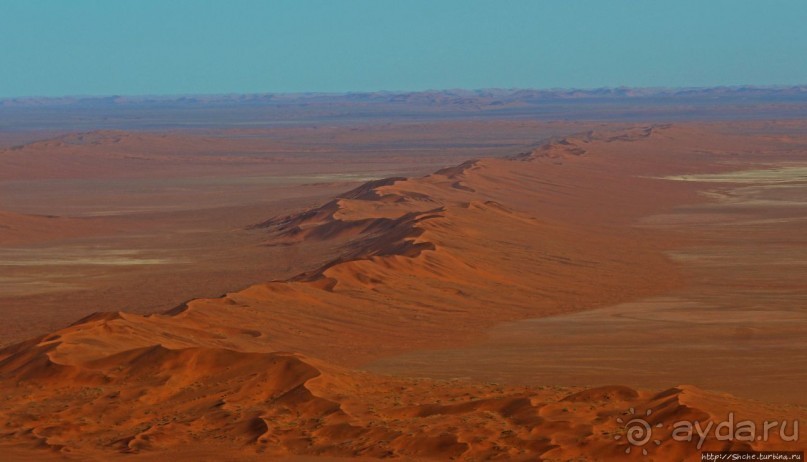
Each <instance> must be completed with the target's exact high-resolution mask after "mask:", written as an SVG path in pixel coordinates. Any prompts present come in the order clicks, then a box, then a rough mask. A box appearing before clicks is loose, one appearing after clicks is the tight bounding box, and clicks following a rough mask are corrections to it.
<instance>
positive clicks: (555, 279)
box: [0, 126, 803, 460]
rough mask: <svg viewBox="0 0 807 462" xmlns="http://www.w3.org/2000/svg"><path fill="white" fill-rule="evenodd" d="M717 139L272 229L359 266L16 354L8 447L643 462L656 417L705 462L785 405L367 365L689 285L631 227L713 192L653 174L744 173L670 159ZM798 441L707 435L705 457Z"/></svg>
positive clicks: (479, 172) (603, 153)
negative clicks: (694, 431) (730, 415)
mask: <svg viewBox="0 0 807 462" xmlns="http://www.w3.org/2000/svg"><path fill="white" fill-rule="evenodd" d="M716 136H717V135H714V134H710V135H707V134H705V133H701V132H698V131H693V130H691V129H682V128H677V127H667V126H661V127H649V128H644V127H643V128H638V129H635V130H628V131H626V132H620V133H597V132H590V133H587V134H584V135H581V136H576V137H567V138H564V139H559V140H555V141H552V142H550V143H548V144H545V145H543V146H541V147H539V148H537V149H535V150H534V151H532V152H529V153H525V154H522V155H517V156H514V157H512V158H509V159H482V160H478V161H470V162H466V163H464V164H462V165H460V166H458V167H455V168H449V169H444V170H440V171H438V172H436V173H434V174H432V175H428V176H426V177H423V178H417V179H402V178H398V179H390V180H383V181H377V182H371V183H368V184H366V185H364V186H362V187H359V188H357V189H354V190H353V191H350V192H348V193H345V194H343V195H341V196H340V197H338V198H336V199H334V200H333V201H331V202H328V203H326V204H325V205H323V206H321V207H318V208H314V209H311V210H308V211H304V212H302V213H300V214H295V215H290V216H286V217H277V218H273V219H270V220H268V221H266V222H264V223H261V224H260V225H257V226H259V227H262V228H265V229H266V230H267V233H268V234H267V242H266V243H267V245H283V246H289V245H295V244H296V243H298V242H301V241H308V240H331V239H337V240H343V241H344V246H343V251H342V253H341V256H340V257H339V258H337V259H336V260H334V261H332V262H330V263H328V264H326V265H324V266H322V267H320V268H317V269H314V270H312V271H309V272H306V273H303V274H300V275H298V276H296V277H294V278H291V279H289V280H286V281H275V282H269V283H266V284H260V285H255V286H252V287H249V288H247V289H244V290H241V291H238V292H233V293H229V294H227V295H225V296H223V297H221V298H215V299H198V300H193V301H190V302H188V303H187V304H185V305H183V306H180V307H177V308H176V309H174V310H172V311H170V312H167V313H165V314H159V315H146V316H141V315H133V314H127V313H122V312H117V313H114V312H113V313H99V314H96V315H93V316H90V317H88V318H85V319H83V320H80V321H78V322H76V323H75V324H73V325H71V326H69V327H67V328H64V329H62V330H59V331H57V332H54V333H51V334H48V335H45V336H42V337H39V338H36V339H33V340H30V341H28V342H24V343H20V344H17V345H13V346H11V347H8V348H5V349H3V350H0V389H2V393H3V395H4V396H6V399H5V401H4V402H3V406H2V408H0V416H2V418H3V420H4V421H5V422H7V424H6V425H5V427H3V428H2V430H0V449H2V448H9V451H12V450H13V451H14V452H13V453H12V452H9V453H10V454H15V457H16V454H20V456H19V457H20V458H24V457H26V456H27V457H30V458H31V459H36V458H37V457H40V456H41V457H46V455H47V454H54V453H57V454H60V455H63V456H67V457H70V456H73V457H76V458H77V459H79V460H88V459H92V458H97V459H99V460H108V459H110V458H113V456H116V455H124V454H126V455H127V456H128V455H129V454H133V453H135V454H138V457H139V458H143V459H149V458H153V459H154V460H160V459H161V458H164V457H167V455H169V454H170V457H172V458H177V459H182V458H183V455H184V457H185V458H187V459H189V460H205V457H207V460H219V459H218V457H221V456H223V455H226V456H227V457H234V458H241V457H243V458H244V459H247V458H248V457H253V456H254V457H259V456H267V457H269V456H272V457H280V456H290V455H301V456H339V457H341V456H344V457H369V458H380V457H400V458H403V459H404V460H411V459H414V460H417V459H422V458H437V459H441V460H445V459H450V458H459V459H462V460H488V459H491V458H497V457H498V458H507V459H513V460H536V459H537V458H544V459H547V460H576V459H580V458H582V459H585V460H598V459H603V460H609V459H620V460H621V459H623V458H631V459H636V460H640V459H642V457H643V456H642V454H641V452H640V451H639V450H636V451H633V452H632V453H630V454H626V453H625V450H626V449H627V448H628V447H629V446H627V444H626V443H624V438H623V439H622V441H621V442H620V441H619V440H618V439H616V438H615V437H616V436H620V434H619V432H620V426H619V424H618V423H617V421H616V419H617V418H618V417H620V416H622V415H623V414H624V413H625V412H626V410H627V409H629V408H634V409H638V410H639V411H640V412H644V411H645V410H647V409H652V410H653V412H652V415H651V416H650V417H648V419H649V421H650V423H652V424H656V423H660V424H661V425H662V428H660V429H659V431H658V434H657V435H656V436H658V438H659V440H660V442H661V443H660V445H659V446H658V447H655V445H654V447H652V448H650V449H651V450H652V451H653V452H654V457H655V459H654V460H681V459H688V460H690V459H691V460H699V457H698V449H697V448H696V447H695V443H692V444H683V443H680V442H675V441H672V440H670V438H669V435H670V431H671V427H670V426H671V424H672V423H673V422H674V421H677V420H681V419H698V420H704V419H709V418H712V419H719V418H721V416H722V415H724V413H725V412H726V410H727V409H738V408H740V409H743V410H744V411H746V414H745V415H748V416H751V418H762V417H763V416H764V415H765V413H766V412H767V411H768V410H769V409H768V408H766V407H765V406H763V405H761V404H754V403H749V402H742V401H739V400H736V399H734V398H732V397H730V396H727V395H718V394H714V393H709V392H705V391H701V390H698V389H696V388H694V387H688V386H679V387H675V388H670V389H669V390H666V391H662V392H658V393H654V392H647V391H636V390H633V389H630V388H627V387H608V388H604V389H593V390H591V389H590V390H578V389H557V388H552V389H544V388H542V387H540V384H535V386H534V387H528V388H513V387H504V386H498V385H495V384H487V385H483V384H473V383H468V382H464V381H433V380H426V379H403V378H390V377H384V376H376V375H371V374H368V373H364V372H360V371H356V370H354V369H351V368H354V367H357V366H361V365H362V364H365V363H367V362H368V361H371V360H373V359H377V358H379V357H383V356H386V355H392V354H396V353H400V352H404V351H411V350H413V349H419V348H433V347H440V346H451V345H458V344H461V343H463V342H469V341H471V340H473V339H475V338H478V337H479V336H480V335H481V334H482V333H483V332H484V329H486V328H488V327H490V326H492V325H494V324H496V323H499V322H502V321H506V320H515V319H524V318H534V317H539V316H548V315H553V314H558V313H565V312H572V311H579V310H584V309H590V308H593V307H597V306H604V305H610V304H614V303H619V302H622V301H627V300H631V299H635V298H637V297H642V296H647V295H652V294H657V293H662V292H664V291H666V290H669V289H670V288H672V287H675V286H676V285H678V284H680V283H681V281H680V278H679V273H678V271H677V269H676V267H675V266H674V265H673V264H672V263H671V262H670V261H669V260H668V259H667V258H666V257H664V256H663V254H662V253H661V250H663V249H665V248H669V247H670V246H672V245H674V244H675V242H676V240H677V239H679V237H678V236H676V235H673V234H665V233H663V232H660V231H657V230H643V229H638V228H634V227H631V226H630V223H632V220H634V219H635V218H636V217H638V216H641V215H642V214H644V213H647V212H648V211H650V210H655V211H657V210H664V209H665V208H669V207H672V206H674V205H675V204H678V203H680V202H682V201H684V200H689V201H692V200H697V195H696V192H695V190H694V189H693V187H692V186H691V185H689V184H686V183H683V182H682V183H674V182H662V181H659V180H655V179H653V178H652V177H653V176H655V175H660V174H664V173H670V172H673V173H680V172H682V171H689V169H693V170H694V169H698V170H699V171H703V170H720V169H724V168H726V167H725V166H723V165H720V164H719V163H718V162H719V161H720V160H721V159H722V158H721V156H720V155H712V156H709V157H708V158H706V157H704V156H700V155H698V154H689V155H680V156H675V158H674V159H673V158H667V159H664V158H662V156H663V155H665V154H664V153H669V152H675V149H679V150H682V152H683V151H686V152H691V145H692V143H695V145H698V143H699V142H700V143H704V144H706V145H709V143H715V142H717V141H715V137H716ZM709 137H711V138H709ZM705 138H709V141H708V142H707V141H704V139H705ZM718 141H720V142H722V143H723V145H730V144H731V143H732V142H733V141H732V138H731V137H730V136H728V135H725V136H724V137H723V138H722V139H720V140H718ZM670 146H672V147H670ZM662 147H667V148H666V149H667V150H666V151H662V150H661V148H662ZM314 358H316V359H314ZM671 385H672V384H671ZM787 412H789V413H798V412H799V411H797V410H793V409H789V410H788V411H787ZM779 414H781V412H779ZM802 414H803V412H802ZM802 416H803V415H802ZM792 417H795V416H792ZM789 446H790V447H792V444H791V443H786V442H782V441H779V440H778V439H777V438H773V439H771V440H769V441H766V442H749V443H739V442H734V443H731V444H728V445H726V444H725V443H724V442H721V441H716V440H714V439H709V440H708V441H707V442H706V445H705V446H704V448H705V449H706V448H708V449H727V448H732V449H744V448H779V447H789ZM200 448H203V451H204V454H205V455H204V456H200V455H199V452H198V451H201V450H202V449H200ZM134 460H137V459H134Z"/></svg>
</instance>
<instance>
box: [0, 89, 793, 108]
mask: <svg viewBox="0 0 807 462" xmlns="http://www.w3.org/2000/svg"><path fill="white" fill-rule="evenodd" d="M617 99H651V100H652V99H659V100H663V99H678V100H691V99H720V100H738V101H742V100H748V99H773V100H790V101H793V100H799V101H807V85H799V86H788V87H756V86H733V87H710V88H628V87H617V88H597V89H554V90H530V89H483V90H459V89H455V90H428V91H418V92H391V91H378V92H361V93H257V94H223V95H180V96H120V95H112V96H65V97H53V98H51V97H24V98H0V107H42V106H80V107H97V108H100V107H115V106H123V105H135V106H143V105H146V106H149V105H161V106H166V105H168V106H195V105H205V106H221V105H261V106H263V105H267V106H287V105H305V104H318V105H328V104H333V105H339V104H345V103H347V104H357V103H359V104H360V103H386V104H396V103H401V104H415V105H427V106H429V105H436V106H455V107H456V106H463V105H470V106H474V107H476V108H479V107H480V106H512V105H531V104H540V103H545V102H552V101H575V100H579V101H594V100H617Z"/></svg>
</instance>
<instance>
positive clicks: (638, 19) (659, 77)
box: [0, 0, 807, 97]
mask: <svg viewBox="0 0 807 462" xmlns="http://www.w3.org/2000/svg"><path fill="white" fill-rule="evenodd" d="M0 64H1V65H2V68H0V97H16V96H60V95H111V94H198V93H251V92H301V91H323V92H342V91H374V90H423V89H443V88H491V87H497V88H594V87H604V86H607V87H614V86H638V87H657V86H667V87H682V86H683V87H685V86H717V85H741V84H752V85H791V84H804V83H807V1H804V0H796V1H789V0H776V1H775V0H764V1H750V0H731V1H729V0H697V1H687V0H669V1H661V0H658V1H653V0H635V1H625V0H589V1H586V0H557V1H548V0H544V1H541V0H531V1H516V0H511V1H503V0H498V1H473V0H442V1H441V0H428V1H419V0H399V1H385V0H367V1H364V0H362V1H359V0H356V1H350V0H342V1H338V0H325V1H307V0H288V1H279V0H278V1H271V0H263V1H248V0H227V1H216V0H194V1H183V0H170V1H169V0H137V1H135V0H97V1H90V0H48V1H45V0H0Z"/></svg>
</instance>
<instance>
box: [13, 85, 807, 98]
mask: <svg viewBox="0 0 807 462" xmlns="http://www.w3.org/2000/svg"><path fill="white" fill-rule="evenodd" d="M717 89H722V90H741V89H753V90H794V89H800V90H804V91H805V92H807V83H800V84H789V85H782V84H773V85H756V84H735V85H706V86H652V87H645V86H627V85H620V86H602V87H551V88H548V87H483V88H463V87H454V88H428V89H424V90H346V91H318V90H308V91H261V92H235V91H234V92H221V93H218V92H216V93H131V94H127V93H110V94H66V95H58V96H53V95H51V96H46V95H25V96H0V101H15V100H17V101H19V100H59V99H106V98H165V99H171V98H187V97H223V96H269V95H272V96H348V95H371V94H417V93H448V92H484V91H499V92H510V93H514V92H518V91H535V92H554V93H563V92H575V91H580V92H594V91H614V90H635V91H648V92H652V91H655V92H663V91H682V90H717Z"/></svg>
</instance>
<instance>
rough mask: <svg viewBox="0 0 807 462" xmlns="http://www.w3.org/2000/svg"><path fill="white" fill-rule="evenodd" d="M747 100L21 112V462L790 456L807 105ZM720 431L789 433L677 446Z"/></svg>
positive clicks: (0, 228) (14, 395)
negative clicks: (633, 426) (767, 426)
mask: <svg viewBox="0 0 807 462" xmlns="http://www.w3.org/2000/svg"><path fill="white" fill-rule="evenodd" d="M752 90H753V89H751V90H749V89H745V90H736V91H735V92H731V91H728V90H716V96H715V93H714V92H713V93H710V94H711V95H712V96H714V100H717V101H718V102H717V103H714V104H712V105H710V106H709V108H708V109H707V110H704V111H701V112H700V113H699V114H700V115H699V116H697V117H692V116H690V114H691V112H692V111H696V110H697V109H698V108H701V107H702V105H703V104H704V103H702V101H703V100H704V98H705V96H704V94H705V93H709V92H708V91H707V90H699V91H698V92H695V91H693V92H691V93H688V94H683V95H682V94H671V91H667V92H660V93H652V94H650V95H644V94H642V93H641V92H640V93H639V94H622V93H619V94H613V93H614V92H611V93H605V94H600V93H596V92H588V93H587V92H579V93H574V92H566V93H563V92H561V93H553V94H544V93H541V92H532V93H530V92H526V93H522V94H519V93H508V92H496V91H492V92H487V93H485V92H476V93H468V94H466V93H462V92H444V93H440V92H432V93H423V94H405V95H388V94H372V95H363V96H358V95H354V96H353V97H352V98H346V97H336V96H327V97H326V96H319V97H315V96H308V97H304V98H303V97H300V98H302V100H294V99H291V100H286V99H284V97H280V96H277V97H273V98H269V97H266V98H264V99H260V98H257V97H253V100H250V101H246V102H245V101H233V98H235V97H229V98H224V97H222V98H224V100H223V101H221V100H216V101H214V102H210V101H197V100H187V99H183V100H182V101H179V102H177V101H174V102H173V103H166V102H165V101H156V102H155V101H134V102H131V101H124V100H120V99H118V100H116V99H111V100H106V99H104V100H88V101H81V100H80V101H73V100H64V101H60V102H58V104H55V103H53V102H52V101H51V102H50V103H48V104H51V106H49V107H50V109H48V110H45V111H40V112H39V113H37V110H36V107H37V105H38V104H39V103H38V102H36V101H32V100H6V101H5V102H4V103H3V105H2V106H0V120H10V121H13V122H10V125H9V126H10V129H9V130H8V133H5V132H4V133H0V315H1V316H2V320H3V323H2V325H0V348H2V349H0V460H13V461H18V460H19V461H40V460H43V461H48V460H77V461H95V460H97V461H107V460H131V461H141V460H142V461H158V460H159V461H161V460H177V461H185V460H187V461H198V460H210V461H219V460H245V461H251V460H256V461H257V460H289V461H303V460H306V461H307V460H314V461H318V460H323V461H334V460H343V458H350V459H355V460H375V459H382V458H383V459H392V460H403V461H414V460H467V461H484V460H520V461H535V460H547V461H572V460H575V461H577V460H586V461H588V460H656V461H679V460H687V461H689V460H692V461H699V460H701V453H702V451H727V450H733V451H751V450H753V451H772V450H791V451H801V450H803V444H802V443H800V442H799V441H798V439H797V438H795V437H796V436H797V434H798V422H805V421H807V395H805V392H804V390H806V389H807V363H806V361H807V296H805V294H807V250H805V249H807V245H806V244H807V241H805V239H807V232H806V231H807V221H805V216H807V121H805V120H802V119H799V118H798V117H800V116H803V114H802V113H803V112H804V110H805V109H804V107H805V105H804V103H803V102H801V101H802V100H803V96H802V93H804V92H803V89H802V88H796V89H791V90H789V92H788V91H785V90H781V91H780V92H779V93H777V92H774V93H773V94H765V93H764V92H762V93H759V94H757V93H755V92H754V91H752ZM743 91H745V92H746V93H743ZM749 92H750V93H749ZM617 93H618V92H617ZM317 98H319V99H317ZM620 98H622V99H620ZM631 98H638V99H631ZM665 98H667V99H665ZM671 98H678V99H675V101H683V103H681V104H680V105H676V106H673V105H671V104H670V101H673V99H671ZM721 98H722V99H726V101H723V100H722V99H721ZM765 98H767V99H765ZM379 101H381V102H379ZM721 101H723V102H721ZM544 103H546V104H549V107H550V109H545V108H544V106H542V104H544ZM160 105H166V107H167V109H165V111H166V112H164V113H162V112H159V109H157V108H158V107H160ZM239 105H243V107H245V108H247V109H245V112H244V113H243V114H241V115H240V116H233V117H231V118H230V119H227V120H230V121H233V122H232V123H233V125H227V124H222V123H217V122H216V121H217V120H219V117H220V116H222V115H223V114H233V113H237V111H236V109H233V108H238V107H239ZM262 105H267V106H269V107H270V109H271V111H269V109H266V107H264V106H262ZM197 106H198V107H197ZM65 107H67V109H65ZM188 107H192V108H195V109H193V111H191V109H188ZM200 107H201V109H199V108H200ZM205 108H207V109H205ZM261 108H263V109H261ZM404 108H405V109H404ZM557 108H562V109H557ZM261 110H267V111H269V113H271V114H273V115H272V117H273V119H272V120H268V121H267V120H261V121H260V122H261V123H257V122H254V121H253V122H246V121H245V119H247V118H250V117H255V114H258V113H260V111H261ZM545 110H546V111H549V112H541V111H545ZM71 111H72V112H71ZM205 111H210V112H205ZM272 111H274V112H272ZM552 111H555V112H552ZM148 113H159V114H164V115H165V117H166V119H170V122H166V121H165V120H162V121H154V122H153V125H151V124H152V122H148V123H147V122H146V120H147V119H145V118H140V117H135V116H134V115H136V114H148ZM191 113H193V115H192V116H188V119H187V120H188V121H189V122H188V124H189V126H186V127H182V126H180V125H181V122H182V121H183V120H185V116H186V115H187V114H191ZM37 114H39V115H37ZM54 114H57V115H58V114H62V115H63V114H78V115H77V116H75V118H74V119H71V118H70V117H65V118H60V117H57V116H56V115H54ZM570 114H576V116H574V117H572V116H570ZM707 116H708V117H707ZM3 117H5V118H6V119H3ZM37 117H40V119H39V122H37ZM239 117H242V118H244V119H241V118H239ZM154 120H157V119H156V118H155V119H154ZM552 120H563V121H562V122H558V121H552ZM15 124H16V125H15ZM88 126H92V127H94V128H88ZM98 127H101V128H102V129H98ZM636 417H641V418H642V419H643V421H645V422H646V423H647V424H648V426H649V427H650V428H651V433H652V438H650V437H648V439H647V440H646V441H644V442H643V443H642V444H641V445H639V444H635V442H634V441H633V440H630V439H629V438H628V436H630V435H629V432H628V430H630V429H628V428H627V427H626V425H625V422H626V421H629V420H631V419H634V418H636ZM727 419H733V420H732V422H734V423H735V424H736V423H737V422H740V421H744V422H750V423H753V425H755V426H756V428H758V431H759V432H761V431H762V430H761V429H762V428H763V426H764V422H766V421H771V420H776V421H777V422H778V424H779V426H778V427H776V428H775V430H772V431H770V432H769V433H770V434H765V435H764V437H763V435H762V433H757V434H754V435H752V436H751V437H740V436H739V433H738V434H737V435H735V436H736V437H735V438H731V439H725V438H721V437H720V435H719V434H718V433H715V432H714V431H711V432H707V433H708V434H704V435H703V436H699V435H698V434H697V433H695V434H694V436H693V437H692V438H690V440H688V441H683V440H682V439H681V435H680V433H679V434H678V435H677V436H676V434H675V431H676V429H678V426H679V425H680V423H681V422H692V423H694V422H698V423H704V425H705V424H706V423H709V422H711V423H712V424H713V425H717V424H719V423H721V422H725V421H727ZM679 430H680V429H679ZM757 436H758V437H757Z"/></svg>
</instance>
